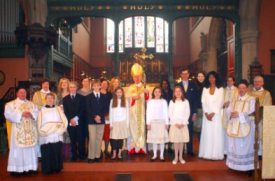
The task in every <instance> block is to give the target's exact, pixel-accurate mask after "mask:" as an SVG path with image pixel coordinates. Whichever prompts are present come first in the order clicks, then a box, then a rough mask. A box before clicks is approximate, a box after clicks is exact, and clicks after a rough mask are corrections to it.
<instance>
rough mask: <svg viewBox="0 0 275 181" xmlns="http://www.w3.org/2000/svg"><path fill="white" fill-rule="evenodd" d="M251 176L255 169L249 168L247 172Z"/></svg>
mask: <svg viewBox="0 0 275 181" xmlns="http://www.w3.org/2000/svg"><path fill="white" fill-rule="evenodd" d="M246 173H247V175H248V176H249V177H252V176H253V174H254V170H249V171H247V172H246Z"/></svg>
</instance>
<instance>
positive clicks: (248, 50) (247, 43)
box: [240, 31, 259, 79]
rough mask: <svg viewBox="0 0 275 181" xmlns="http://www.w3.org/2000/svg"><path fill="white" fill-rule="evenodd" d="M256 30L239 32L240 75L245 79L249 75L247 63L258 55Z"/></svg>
mask: <svg viewBox="0 0 275 181" xmlns="http://www.w3.org/2000/svg"><path fill="white" fill-rule="evenodd" d="M258 34H259V33H258V31H244V32H241V36H240V37H241V42H242V67H243V68H242V77H243V78H244V79H247V78H248V77H249V76H248V75H249V65H250V64H251V63H252V62H253V61H254V59H255V58H256V57H258V47H257V43H258Z"/></svg>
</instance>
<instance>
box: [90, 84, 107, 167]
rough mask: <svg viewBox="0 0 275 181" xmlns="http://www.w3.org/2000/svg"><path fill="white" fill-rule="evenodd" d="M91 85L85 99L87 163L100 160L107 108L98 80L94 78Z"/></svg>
mask: <svg viewBox="0 0 275 181" xmlns="http://www.w3.org/2000/svg"><path fill="white" fill-rule="evenodd" d="M92 87H93V92H92V93H91V94H89V95H88V96H87V99H86V100H87V102H86V112H87V120H88V130H89V146H88V163H93V162H99V161H100V155H101V142H102V137H103V132H104V125H105V114H106V113H107V111H108V108H109V104H108V101H107V99H106V96H105V95H104V94H101V93H100V81H99V80H95V81H94V82H93V86H92Z"/></svg>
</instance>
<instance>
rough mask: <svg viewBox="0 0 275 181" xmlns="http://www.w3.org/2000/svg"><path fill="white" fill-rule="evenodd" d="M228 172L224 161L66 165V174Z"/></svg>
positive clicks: (66, 163) (78, 163)
mask: <svg viewBox="0 0 275 181" xmlns="http://www.w3.org/2000/svg"><path fill="white" fill-rule="evenodd" d="M207 170H212V171H213V170H228V168H227V167H226V165H225V162H224V161H207V160H200V159H196V161H195V160H194V161H189V162H188V160H187V163H186V164H184V165H182V164H180V163H178V164H176V165H173V164H172V162H170V161H166V162H150V161H148V162H145V161H141V162H137V161H134V160H133V161H132V162H130V161H129V160H127V161H125V162H107V161H104V162H101V163H92V164H88V163H85V162H76V163H70V162H65V163H64V170H63V171H64V172H90V171H93V172H139V171H142V172H152V171H207Z"/></svg>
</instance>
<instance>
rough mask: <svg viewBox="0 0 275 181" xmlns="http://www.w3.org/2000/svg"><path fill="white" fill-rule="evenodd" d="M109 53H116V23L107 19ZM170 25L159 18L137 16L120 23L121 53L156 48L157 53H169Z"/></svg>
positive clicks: (119, 39) (119, 43)
mask: <svg viewBox="0 0 275 181" xmlns="http://www.w3.org/2000/svg"><path fill="white" fill-rule="evenodd" d="M106 29H107V31H106V33H107V52H109V53H113V52H114V35H115V34H114V33H115V32H114V29H115V27H114V22H113V21H112V20H109V19H107V28H106ZM168 35H169V32H168V23H167V22H166V21H165V20H164V19H162V18H159V17H153V16H147V17H145V16H135V17H129V18H126V19H124V20H122V21H121V22H120V23H119V32H118V41H119V42H118V45H119V52H124V49H125V48H143V47H145V48H155V51H156V52H159V53H167V52H168V49H169V42H168Z"/></svg>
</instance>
